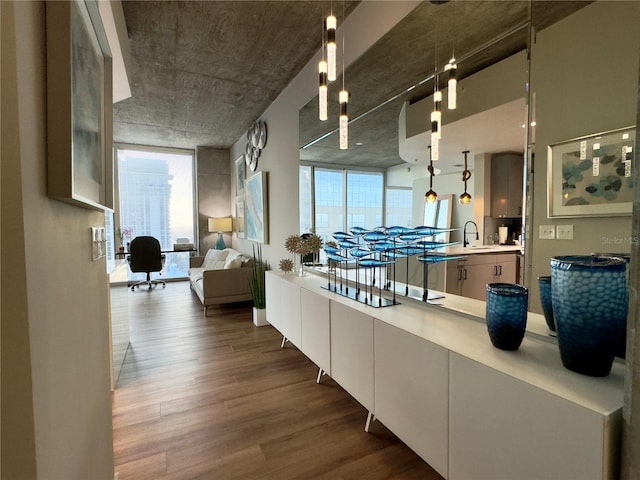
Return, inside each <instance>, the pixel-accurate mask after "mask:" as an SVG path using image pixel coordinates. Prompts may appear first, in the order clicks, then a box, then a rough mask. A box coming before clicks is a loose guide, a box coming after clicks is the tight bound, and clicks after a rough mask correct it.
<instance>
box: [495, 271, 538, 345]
mask: <svg viewBox="0 0 640 480" xmlns="http://www.w3.org/2000/svg"><path fill="white" fill-rule="evenodd" d="M528 299H529V293H528V290H527V289H526V287H523V286H522V285H514V284H511V283H490V284H488V285H487V304H486V305H487V306H486V321H487V330H488V331H489V338H490V339H491V343H492V344H493V346H494V347H496V348H499V349H501V350H517V349H518V348H519V347H520V344H521V343H522V339H523V338H524V333H525V330H526V328H527V306H528Z"/></svg>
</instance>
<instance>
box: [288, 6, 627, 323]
mask: <svg viewBox="0 0 640 480" xmlns="http://www.w3.org/2000/svg"><path fill="white" fill-rule="evenodd" d="M496 9H497V10H496ZM637 9H638V5H637V4H636V2H546V1H540V2H532V3H528V2H518V1H514V2H449V3H445V4H441V5H434V4H433V3H431V2H423V3H421V4H419V5H418V6H417V7H416V9H415V10H414V11H412V12H411V13H410V14H409V15H408V16H407V17H406V18H405V19H403V20H402V21H401V22H399V23H398V25H397V26H396V27H395V28H393V29H392V30H391V31H390V32H389V33H388V34H387V35H385V36H384V37H383V38H382V39H381V40H380V41H378V42H377V43H376V44H375V45H373V46H372V47H371V49H370V50H369V51H368V52H366V53H365V54H364V55H363V56H362V57H361V58H359V59H358V60H357V61H355V62H354V63H353V64H352V65H350V66H349V68H348V69H347V71H346V73H345V83H346V84H347V85H348V88H349V90H350V91H351V93H352V97H351V100H350V106H349V109H350V116H351V118H352V122H351V124H350V128H349V129H350V148H349V150H346V151H341V150H339V149H338V142H337V138H336V137H337V135H327V134H328V133H330V132H331V131H332V130H334V129H335V128H336V127H337V121H333V123H332V120H331V119H332V118H333V119H334V120H335V119H336V118H337V105H333V108H334V111H333V113H332V112H331V111H330V114H329V119H330V120H329V121H327V122H319V121H316V119H317V100H315V99H314V100H312V101H311V102H309V104H308V105H306V106H305V107H303V108H302V109H301V111H300V146H301V149H300V160H301V164H303V165H306V166H313V165H328V166H331V165H339V168H344V167H345V166H359V167H374V168H379V169H383V170H384V171H385V174H386V185H387V186H392V187H412V188H413V189H414V195H413V204H412V209H413V216H412V220H413V221H412V223H413V224H414V225H418V224H421V223H425V222H424V217H423V216H422V215H423V211H424V210H423V209H424V192H425V191H427V190H428V178H427V169H426V156H427V152H428V151H427V146H428V145H429V137H430V123H429V112H430V109H432V108H433V101H432V99H431V95H432V92H433V81H432V80H433V72H434V65H435V58H436V56H437V57H438V59H439V61H438V64H439V65H440V68H442V66H443V65H444V63H446V61H448V58H449V56H450V53H451V49H452V45H451V43H452V42H453V43H455V52H456V58H457V60H458V74H459V76H458V78H459V83H458V108H457V109H456V110H454V111H448V110H444V111H443V133H442V139H441V141H440V145H441V147H440V148H441V155H440V157H441V159H440V160H439V161H438V162H437V165H436V166H437V168H438V169H440V170H441V171H442V173H441V175H438V176H436V177H435V178H434V189H435V190H436V191H437V192H438V194H439V196H440V195H441V194H445V193H447V194H453V195H455V196H456V197H457V196H458V195H459V194H460V193H461V192H462V189H463V184H462V181H461V175H460V174H461V171H462V163H463V162H462V151H463V150H470V151H471V154H470V170H471V171H472V178H471V179H470V185H469V186H470V188H469V193H471V195H472V197H473V201H472V204H471V205H470V206H468V207H467V208H464V207H462V206H460V205H459V204H458V203H457V202H452V209H451V226H452V227H454V228H461V227H462V225H464V223H465V222H466V221H467V220H474V221H476V223H478V226H479V227H480V230H481V237H480V242H481V243H485V244H487V243H490V238H491V236H492V235H495V234H497V232H498V229H499V227H502V226H504V227H507V229H508V231H509V234H510V240H511V241H513V240H516V239H518V237H519V236H521V238H520V240H521V241H522V243H523V244H524V248H523V253H524V254H525V257H526V262H522V263H523V267H526V269H525V273H524V275H520V276H518V277H517V280H518V281H520V282H523V281H524V282H525V283H526V284H527V285H528V286H529V287H531V288H532V290H531V293H530V309H531V310H532V311H535V312H538V313H540V312H541V307H540V303H539V300H538V298H537V289H536V288H537V287H536V286H535V285H534V284H532V282H531V278H534V279H535V277H536V276H538V275H548V265H549V258H550V256H552V255H557V254H561V253H562V252H567V251H569V252H572V251H575V252H576V253H589V251H604V250H612V251H613V250H616V249H614V248H613V247H618V249H619V250H621V251H624V250H626V251H627V252H628V249H629V245H628V244H627V245H617V244H613V240H612V239H609V240H607V241H609V243H608V244H607V245H603V242H605V240H602V239H601V237H602V238H608V237H607V232H612V236H613V237H615V238H622V239H625V238H626V239H629V238H630V224H631V222H630V221H629V217H620V218H617V219H615V218H607V219H602V218H601V219H593V218H571V219H555V218H554V219H549V218H547V212H546V206H547V205H546V198H547V197H546V188H547V178H546V147H547V145H549V144H554V143H558V142H561V141H565V140H568V139H571V138H575V137H578V136H581V135H587V134H593V133H597V132H602V131H607V130H611V129H615V128H621V127H626V126H629V125H632V124H633V123H634V122H635V92H636V89H637V85H638V81H637V71H638V68H637V66H638V64H637V61H638V56H639V55H638V52H637V49H638V43H639V42H638V39H637V38H636V37H637V35H638V29H637V28H636V27H635V26H633V22H634V21H635V20H636V19H637ZM599 17H602V20H603V21H602V22H600V21H598V18H599ZM479 18H481V19H482V21H481V22H479V21H478V19H479ZM435 19H437V21H435ZM485 20H486V21H485ZM604 20H606V21H604ZM619 22H622V23H620V25H627V27H625V28H620V27H619V26H617V27H616V24H619ZM600 23H601V24H600ZM425 25H429V26H430V28H425ZM584 25H590V27H589V28H588V29H586V30H585V26H584ZM529 27H531V31H532V35H531V37H530V30H529ZM585 31H592V32H596V31H597V32H599V33H598V35H592V36H591V38H589V39H586V38H585V34H584V32H585ZM604 32H606V35H605V33H604ZM605 37H606V38H607V41H603V39H604V38H605ZM443 38H447V41H446V42H443V40H442V39H443ZM530 39H531V40H530ZM528 45H530V49H531V50H530V52H529V51H528V50H527V46H528ZM560 52H562V53H560ZM530 57H531V59H530ZM621 59H624V61H622V62H621ZM530 61H531V64H530V63H529V62H530ZM620 64H623V65H622V67H623V69H624V74H622V73H621V71H620V69H619V68H618V67H620V66H621V65H620ZM616 65H618V66H616ZM614 71H615V72H616V74H615V75H612V74H611V72H614ZM576 72H580V73H579V74H577V73H576ZM336 84H340V85H341V81H340V80H339V81H338V82H336ZM529 84H530V85H531V89H530V91H531V92H532V95H531V97H532V98H531V102H529V93H528V90H527V88H526V87H527V85H529ZM603 85H607V87H606V89H605V90H604V91H603V87H602V86H603ZM331 88H333V89H334V91H333V93H331V92H332V90H331ZM337 88H338V87H337V85H332V86H330V94H329V98H333V97H336V98H337V90H335V89H337ZM594 92H602V93H604V94H598V95H594ZM611 96H615V97H616V98H615V99H614V100H613V101H612V99H611V98H610V97H611ZM444 97H445V98H446V94H445V95H444ZM596 98H597V100H596ZM334 103H336V102H334ZM443 103H444V102H443ZM529 105H530V107H529ZM529 120H531V121H535V122H537V124H536V125H537V126H536V127H535V128H533V129H531V131H529V128H528V125H529V124H530V121H529ZM524 127H527V128H524ZM536 144H537V145H538V148H537V149H536ZM534 150H535V154H536V155H535V169H534V163H533V152H534ZM498 154H502V155H503V156H513V157H514V158H517V157H519V159H520V162H522V159H523V157H524V159H525V160H526V161H525V162H524V167H525V175H524V176H525V182H524V194H523V193H522V189H523V186H522V178H523V172H522V167H520V171H519V172H518V170H515V172H516V173H514V174H508V175H506V177H503V179H502V180H498V179H496V175H497V173H495V172H492V168H491V164H492V160H493V159H494V158H495V157H496V156H498ZM494 163H497V162H494ZM494 170H495V168H494ZM498 170H502V171H500V172H498V173H503V174H504V173H506V170H504V169H498ZM534 170H535V178H534V175H533V174H534ZM507 173H508V172H507ZM518 176H519V177H520V178H519V181H520V192H518V194H516V195H515V196H514V195H511V196H507V195H506V194H505V196H504V197H497V199H498V200H499V201H500V202H502V203H504V204H508V203H510V202H517V203H516V204H515V207H516V209H517V208H518V207H519V208H520V212H519V213H518V214H517V215H515V216H514V214H513V213H507V214H504V215H503V214H497V213H495V212H494V211H492V208H491V198H490V197H491V196H492V195H493V194H495V196H497V195H498V194H497V193H496V192H500V191H503V190H505V189H502V188H501V187H504V186H505V185H507V184H509V185H510V184H511V180H510V179H512V178H514V177H518ZM497 178H500V177H497ZM508 190H509V189H508V188H507V189H506V191H507V192H508ZM513 197H520V198H519V199H515V200H514V199H513ZM524 199H526V200H527V202H526V203H525V202H524ZM494 210H495V208H494ZM507 211H508V212H509V211H513V210H512V209H511V210H507ZM523 214H524V215H523ZM505 215H506V216H505ZM556 224H573V225H574V235H575V238H574V240H572V241H548V240H540V239H538V238H537V234H536V233H537V230H538V226H539V225H552V226H554V228H555V225H556ZM601 228H604V229H602V230H600V229H601ZM593 232H596V233H595V235H594V234H593ZM597 232H600V233H597ZM587 237H589V238H591V241H590V242H585V239H586V238H587ZM451 240H461V237H460V232H454V233H453V234H452V236H451ZM519 263H520V259H519ZM444 270H445V269H444V267H443V266H436V267H435V268H434V269H433V272H434V273H433V274H430V277H429V279H430V282H431V281H433V282H434V285H430V286H429V287H430V288H436V289H442V290H444V289H446V272H445V271H444ZM419 282H420V275H419V274H418V275H416V284H417V285H418V286H420V285H419Z"/></svg>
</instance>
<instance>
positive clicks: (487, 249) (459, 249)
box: [438, 245, 522, 255]
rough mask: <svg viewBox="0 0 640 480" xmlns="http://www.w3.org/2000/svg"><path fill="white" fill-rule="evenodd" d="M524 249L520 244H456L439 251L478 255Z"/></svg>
mask: <svg viewBox="0 0 640 480" xmlns="http://www.w3.org/2000/svg"><path fill="white" fill-rule="evenodd" d="M521 251H522V247H521V246H520V245H470V246H467V247H463V246H462V245H455V246H453V247H445V248H443V249H440V250H438V252H440V253H443V254H445V255H477V254H484V253H510V252H514V253H518V252H521Z"/></svg>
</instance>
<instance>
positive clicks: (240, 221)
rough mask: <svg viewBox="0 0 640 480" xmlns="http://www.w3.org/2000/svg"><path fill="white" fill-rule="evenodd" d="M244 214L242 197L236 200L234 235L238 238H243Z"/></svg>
mask: <svg viewBox="0 0 640 480" xmlns="http://www.w3.org/2000/svg"><path fill="white" fill-rule="evenodd" d="M243 191H244V190H243ZM244 217H245V214H244V197H240V198H236V225H235V230H236V235H237V236H238V238H244V237H245V218H244Z"/></svg>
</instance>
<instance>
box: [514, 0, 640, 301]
mask: <svg viewBox="0 0 640 480" xmlns="http://www.w3.org/2000/svg"><path fill="white" fill-rule="evenodd" d="M638 25H640V3H638V2H596V3H594V4H592V5H589V6H588V7H585V8H584V9H582V10H580V11H578V12H577V13H576V14H574V15H572V16H571V17H569V18H567V19H565V20H563V21H561V22H559V23H558V24H556V25H554V26H552V27H549V28H548V29H546V30H543V31H542V32H540V33H539V34H538V35H537V39H536V43H535V44H534V46H533V53H532V65H531V76H532V78H531V90H532V92H533V93H534V94H535V109H536V117H537V118H536V120H537V126H536V132H535V140H536V148H535V177H534V183H533V210H534V211H533V222H531V224H530V225H531V229H530V231H529V232H527V240H528V241H530V242H531V243H532V255H529V257H528V258H529V261H530V262H532V267H531V277H530V279H531V281H530V286H531V290H530V293H529V296H530V297H529V298H530V307H531V310H533V311H536V312H541V306H540V300H539V291H538V287H537V282H536V277H537V276H539V275H549V272H550V270H549V261H550V259H551V257H553V256H556V255H566V254H589V253H591V252H626V253H629V252H630V248H631V246H630V244H628V243H627V244H620V245H612V244H608V243H607V238H625V239H630V238H631V218H630V217H629V216H626V217H598V218H587V217H580V218H547V145H552V144H554V143H558V142H562V141H565V140H569V139H572V138H576V137H581V136H584V135H589V134H594V133H598V132H604V131H607V130H612V129H616V128H622V127H627V126H629V125H634V124H635V121H636V98H637V88H638V58H639V52H640V29H639V28H638ZM543 224H545V225H564V224H571V225H573V235H574V240H572V241H567V240H540V239H538V235H537V233H538V225H543Z"/></svg>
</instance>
